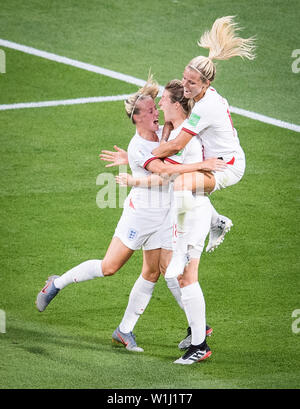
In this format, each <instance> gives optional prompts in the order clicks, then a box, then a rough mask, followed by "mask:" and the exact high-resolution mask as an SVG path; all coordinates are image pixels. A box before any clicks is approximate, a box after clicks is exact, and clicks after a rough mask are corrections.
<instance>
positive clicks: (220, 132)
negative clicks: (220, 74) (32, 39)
mask: <svg viewBox="0 0 300 409" xmlns="http://www.w3.org/2000/svg"><path fill="white" fill-rule="evenodd" d="M182 129H183V130H184V131H186V132H188V133H190V134H192V135H197V136H198V137H199V138H200V139H201V142H202V145H203V156H204V159H207V158H213V157H222V158H223V159H224V160H226V161H227V160H231V159H232V158H233V156H234V153H235V152H240V150H241V147H240V142H239V139H238V136H237V132H236V130H235V128H234V127H233V124H232V119H231V116H230V111H229V105H228V102H227V100H226V99H225V98H223V97H221V95H219V94H218V93H217V91H216V90H215V89H214V88H212V87H209V88H208V89H207V91H206V93H205V95H204V97H203V98H201V99H200V101H198V102H196V104H195V106H194V108H193V110H192V113H191V115H190V116H189V118H188V119H187V120H186V121H185V122H184V124H183V127H182Z"/></svg>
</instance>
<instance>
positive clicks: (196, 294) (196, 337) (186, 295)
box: [181, 281, 206, 345]
mask: <svg viewBox="0 0 300 409" xmlns="http://www.w3.org/2000/svg"><path fill="white" fill-rule="evenodd" d="M181 293H182V297H181V299H182V303H183V306H184V311H185V314H186V317H187V320H188V323H189V326H190V327H191V330H192V344H193V345H199V344H202V342H203V341H204V340H205V338H206V318H205V301H204V296H203V292H202V290H201V287H200V284H199V282H198V281H197V282H196V283H193V284H190V285H187V286H186V287H183V288H181Z"/></svg>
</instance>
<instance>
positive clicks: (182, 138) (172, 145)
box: [152, 131, 193, 158]
mask: <svg viewBox="0 0 300 409" xmlns="http://www.w3.org/2000/svg"><path fill="white" fill-rule="evenodd" d="M192 137H193V136H192V135H191V134H189V133H188V132H185V131H181V132H180V134H179V135H178V136H177V137H176V138H175V139H173V140H172V141H168V142H166V143H162V144H160V145H159V146H158V147H157V148H155V149H154V150H153V151H152V153H153V155H155V156H156V157H157V158H166V157H168V156H172V155H175V154H176V153H178V152H179V151H181V149H183V148H184V147H185V146H186V145H187V143H188V142H189V141H190V140H191V139H192Z"/></svg>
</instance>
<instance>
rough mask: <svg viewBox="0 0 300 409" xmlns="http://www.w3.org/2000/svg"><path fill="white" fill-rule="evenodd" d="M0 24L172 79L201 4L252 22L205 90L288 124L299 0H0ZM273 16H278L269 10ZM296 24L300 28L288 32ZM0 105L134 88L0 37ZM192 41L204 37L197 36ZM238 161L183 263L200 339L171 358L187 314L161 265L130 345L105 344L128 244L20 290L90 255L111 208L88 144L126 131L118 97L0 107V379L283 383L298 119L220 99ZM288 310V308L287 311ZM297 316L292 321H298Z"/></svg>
mask: <svg viewBox="0 0 300 409" xmlns="http://www.w3.org/2000/svg"><path fill="white" fill-rule="evenodd" d="M2 3H3V4H1V16H0V38H2V39H6V40H10V41H14V42H17V43H20V44H24V45H28V46H32V47H35V48H38V49H41V50H45V51H49V52H53V53H56V54H59V55H64V56H67V57H70V58H74V59H77V60H79V61H83V62H87V63H90V64H94V65H98V66H101V67H105V68H108V69H112V70H115V71H118V72H122V73H125V74H128V75H132V76H135V77H138V78H142V79H146V77H147V73H148V70H149V68H150V67H151V69H152V72H154V74H155V77H156V79H157V80H158V81H159V83H160V84H162V85H163V84H165V83H166V82H167V81H168V80H170V79H171V78H176V77H177V78H180V76H181V73H182V69H183V67H184V64H185V63H186V62H188V61H189V59H190V58H192V57H194V56H195V55H197V54H200V53H201V51H203V50H199V49H198V48H197V46H196V40H197V39H198V37H199V36H200V34H201V32H202V31H203V30H205V29H207V28H209V27H210V26H211V23H212V22H213V21H214V19H215V18H217V17H220V16H222V15H236V16H237V20H238V21H239V22H240V23H241V26H243V27H245V29H244V30H243V31H242V34H243V35H246V36H250V35H256V36H257V44H258V48H257V59H256V60H254V61H253V62H243V61H239V60H235V59H233V60H232V61H228V62H222V63H219V64H218V71H217V73H218V74H217V78H216V81H215V83H214V86H215V87H216V89H217V90H218V91H219V92H220V93H221V94H222V95H224V96H225V97H227V98H228V100H229V103H230V104H231V105H233V106H236V107H240V108H244V109H248V110H251V111H255V112H259V113H261V114H265V115H268V116H271V117H274V118H277V119H281V120H284V121H288V122H292V123H295V124H298V125H299V107H298V105H299V102H298V98H299V91H300V89H299V79H300V73H298V74H297V73H294V72H292V68H291V65H292V62H293V59H292V58H291V54H292V51H293V50H294V49H299V48H300V44H299V41H298V39H299V37H297V34H298V31H297V30H298V29H297V21H298V20H299V15H300V11H299V4H298V2H297V1H289V2H288V5H286V3H284V2H282V1H278V0H276V1H264V2H260V1H256V0H255V1H250V0H249V1H248V0H244V1H239V2H237V1H233V0H232V1H229V0H225V1H222V2H218V1H217V0H213V1H209V2H208V1H196V0H187V1H180V0H178V1H175V0H173V1H172V0H166V1H162V2H161V1H158V0H151V1H143V2H141V1H137V0H130V1H128V2H120V1H119V2H117V1H111V2H108V1H104V0H102V1H89V2H75V1H72V0H69V1H64V2H60V1H52V2H39V1H33V0H30V1H27V2H22V1H19V0H10V1H3V2H2ZM275 22H276V23H275ZM297 41H298V42H297ZM0 49H2V50H4V51H5V54H6V73H5V74H0V104H10V103H18V102H33V101H34V102H38V101H46V100H60V99H69V98H80V97H92V96H108V95H117V94H127V93H131V92H134V91H135V90H136V89H137V87H136V86H134V85H130V84H127V83H125V82H122V81H118V80H114V79H111V78H108V77H104V76H101V75H98V74H94V73H90V72H87V71H84V70H80V69H77V68H75V67H70V66H66V65H62V64H58V63H55V62H53V61H48V60H45V59H41V58H39V57H35V56H30V55H28V54H25V53H22V52H19V51H13V50H11V49H9V48H5V47H0ZM204 52H205V51H204ZM232 117H233V121H234V125H235V127H236V128H237V129H238V132H239V137H240V140H241V144H242V146H243V148H244V150H245V152H246V158H247V168H246V174H245V176H244V178H243V179H242V181H241V182H240V183H239V184H238V185H236V186H234V187H232V188H229V189H226V190H224V191H222V192H217V193H215V194H214V195H213V196H212V197H211V200H212V203H213V204H214V205H215V207H216V208H217V209H218V210H219V211H220V212H221V213H223V214H225V215H228V216H229V217H230V218H232V220H233V222H234V227H233V228H232V230H231V232H230V233H229V234H228V235H227V236H226V239H225V241H224V243H223V244H222V245H221V246H220V248H218V249H217V250H216V251H215V252H214V253H213V254H203V256H202V259H201V264H200V268H199V280H200V283H201V286H202V288H203V291H204V295H205V298H206V304H207V321H208V323H209V324H210V325H211V326H212V327H213V329H214V333H213V335H212V337H211V338H210V339H209V342H208V343H209V345H210V347H211V349H212V356H211V358H210V359H209V360H207V361H205V362H203V363H200V364H197V365H192V366H191V367H184V366H177V365H174V364H173V361H174V360H175V359H177V358H178V357H179V356H180V351H179V350H178V348H177V344H178V342H179V341H180V340H181V339H182V337H183V336H184V335H185V330H186V327H187V323H186V318H185V316H184V314H183V312H182V311H181V310H180V309H179V308H178V307H177V305H176V303H175V301H174V299H173V298H172V296H171V294H170V292H169V290H168V289H167V287H166V284H165V282H164V280H163V279H160V280H159V282H158V283H157V285H156V288H155V291H154V295H153V298H152V300H151V302H150V304H149V306H148V308H147V310H146V311H145V313H144V314H143V316H142V317H141V318H140V320H139V322H138V324H137V326H136V328H135V333H136V335H137V340H138V344H139V345H141V346H143V348H144V349H145V352H144V353H143V354H134V353H129V352H127V351H126V350H125V349H124V348H118V347H113V346H112V344H111V334H112V332H113V330H114V329H115V327H116V326H117V325H118V324H119V322H120V320H121V318H122V315H123V312H124V310H125V307H126V305H127V301H128V296H129V292H130V290H131V288H132V285H133V283H134V282H135V280H136V278H137V277H138V275H139V274H140V269H141V261H142V254H141V252H136V253H135V254H134V255H133V257H132V258H131V259H130V260H129V262H128V263H127V264H126V265H125V266H124V267H123V268H122V269H121V271H120V272H118V273H117V274H116V275H115V276H113V277H110V278H105V279H97V280H93V281H89V282H85V283H81V284H78V285H75V284H74V285H71V286H69V287H67V288H66V289H64V290H63V291H62V292H61V293H60V294H59V295H58V297H57V298H56V299H55V300H54V301H53V303H51V305H49V307H48V308H47V310H46V311H45V312H44V313H42V314H41V313H39V312H38V311H37V310H36V308H35V305H34V301H35V298H36V295H37V293H38V291H39V290H40V289H41V287H42V286H43V283H44V280H45V279H46V278H47V276H48V275H49V274H62V273H63V272H65V271H66V270H67V269H69V268H71V267H72V266H74V265H77V264H79V263H80V262H82V261H84V260H88V259H93V258H102V256H103V255H104V254H105V251H106V248H107V246H108V244H109V242H110V240H111V237H112V235H113V232H114V229H115V226H116V224H117V222H118V219H119V217H120V215H121V212H122V209H120V208H116V209H108V208H106V209H100V208H99V207H97V204H96V196H97V193H98V191H99V189H100V188H101V187H100V186H97V184H96V179H97V176H98V175H99V174H100V173H102V172H111V173H114V174H116V173H117V169H113V168H112V169H109V170H107V169H106V168H105V165H104V163H102V162H101V161H100V160H99V158H98V154H99V153H100V151H101V149H111V148H112V146H113V145H114V144H118V145H119V146H121V147H123V148H126V147H127V145H128V143H129V140H130V138H131V136H132V135H133V132H134V128H133V126H132V125H131V124H130V121H129V120H128V118H127V117H126V115H125V112H124V108H123V102H122V101H119V102H102V103H92V104H82V105H73V106H57V107H47V108H35V109H30V108H29V109H18V110H7V111H0V124H1V132H0V152H1V161H0V172H1V178H0V212H1V236H0V249H1V258H0V310H3V311H5V314H6V332H5V333H1V332H0V388H1V389H11V388H13V389H14V388H16V389H18V388H24V389H32V388H33V389H44V388H58V389H65V388H74V389H75V388H97V389H122V388H123V389H148V388H149V389H158V388H165V389H204V388H205V389H210V388H216V389H217V388H222V389H236V388H241V389H244V388H251V389H262V388H272V389H273V388H274V389H278V388H283V389H289V388H299V383H300V333H298V332H297V331H295V325H294V326H293V323H294V322H295V319H296V318H295V317H292V314H293V312H294V311H296V310H299V309H300V292H299V288H300V282H299V232H298V227H299V191H298V189H299V182H298V178H299V158H298V154H299V133H297V132H293V131H290V130H286V129H282V128H278V127H275V126H272V125H267V124H264V123H261V122H258V121H254V120H251V119H247V118H245V117H242V116H238V115H235V114H233V115H232ZM298 326H299V325H298ZM296 329H297V328H296Z"/></svg>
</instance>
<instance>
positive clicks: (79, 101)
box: [0, 94, 132, 111]
mask: <svg viewBox="0 0 300 409" xmlns="http://www.w3.org/2000/svg"><path fill="white" fill-rule="evenodd" d="M130 95H132V94H124V95H113V96H107V97H89V98H75V99H63V100H59V101H42V102H21V103H18V104H5V105H0V111H7V110H9V109H22V108H42V107H56V106H58V105H76V104H89V103H93V102H110V101H122V100H124V99H127V98H129V97H130Z"/></svg>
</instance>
